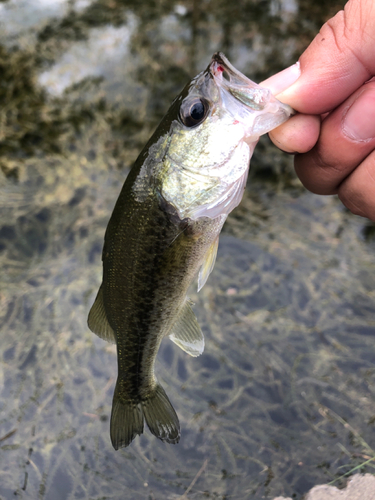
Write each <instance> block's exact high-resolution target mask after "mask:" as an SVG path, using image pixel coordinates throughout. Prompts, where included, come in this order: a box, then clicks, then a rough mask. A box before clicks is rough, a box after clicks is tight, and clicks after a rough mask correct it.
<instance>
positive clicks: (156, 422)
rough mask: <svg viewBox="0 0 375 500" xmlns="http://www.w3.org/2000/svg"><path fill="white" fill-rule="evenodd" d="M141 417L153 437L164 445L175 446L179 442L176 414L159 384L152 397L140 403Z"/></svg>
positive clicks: (178, 425) (178, 426) (178, 424)
mask: <svg viewBox="0 0 375 500" xmlns="http://www.w3.org/2000/svg"><path fill="white" fill-rule="evenodd" d="M142 410H143V415H144V417H145V419H146V422H147V425H148V427H149V429H150V431H151V432H152V434H153V435H154V436H156V437H157V438H159V439H161V440H162V441H165V442H166V443H171V444H176V443H178V442H179V440H180V423H179V421H178V416H177V413H176V412H175V410H174V408H173V406H172V404H171V402H170V401H169V399H168V396H167V395H166V393H165V391H164V389H163V388H162V386H161V385H160V384H157V385H156V388H155V391H154V392H153V394H152V396H151V397H149V398H148V399H147V400H146V401H142Z"/></svg>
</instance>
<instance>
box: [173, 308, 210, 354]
mask: <svg viewBox="0 0 375 500" xmlns="http://www.w3.org/2000/svg"><path fill="white" fill-rule="evenodd" d="M169 338H170V339H171V340H172V342H174V343H175V344H177V345H178V347H180V348H181V349H182V350H183V351H185V352H187V353H188V354H190V356H194V357H196V356H199V355H200V354H202V352H203V349H204V337H203V333H202V331H201V329H200V326H199V325H198V321H197V318H196V317H195V314H194V313H193V310H192V308H191V306H190V304H189V302H188V301H186V302H185V304H184V305H183V307H182V310H181V312H180V314H179V316H178V318H177V321H176V323H175V324H174V325H173V327H172V333H171V334H170V335H169Z"/></svg>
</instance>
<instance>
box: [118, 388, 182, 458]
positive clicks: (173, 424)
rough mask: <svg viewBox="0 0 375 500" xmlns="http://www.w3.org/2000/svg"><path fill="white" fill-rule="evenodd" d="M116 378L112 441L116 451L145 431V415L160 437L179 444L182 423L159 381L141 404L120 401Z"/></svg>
mask: <svg viewBox="0 0 375 500" xmlns="http://www.w3.org/2000/svg"><path fill="white" fill-rule="evenodd" d="M118 385H119V382H118V380H117V383H116V388H115V393H114V396H113V404H112V415H111V441H112V446H113V447H114V449H115V450H118V449H119V448H124V447H125V446H128V445H129V444H130V443H131V442H132V441H133V439H134V438H135V437H136V436H137V435H140V434H142V433H143V418H145V419H146V422H147V425H148V427H149V429H150V431H151V432H152V434H154V436H156V437H157V438H159V439H161V440H162V441H165V442H167V443H172V444H175V443H178V442H179V440H180V424H179V421H178V417H177V414H176V412H175V410H174V408H173V406H172V405H171V403H170V401H169V399H168V396H167V395H166V393H165V391H164V389H163V388H162V386H161V385H160V384H157V385H156V388H155V389H154V391H153V392H152V393H151V395H150V396H149V397H148V398H147V400H144V401H141V402H140V403H136V402H132V401H126V402H123V401H121V398H120V396H119V391H118Z"/></svg>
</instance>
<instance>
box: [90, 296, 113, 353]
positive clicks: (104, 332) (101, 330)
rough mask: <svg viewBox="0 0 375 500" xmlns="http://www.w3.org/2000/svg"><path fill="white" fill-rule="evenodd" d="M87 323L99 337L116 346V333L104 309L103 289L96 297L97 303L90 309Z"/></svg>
mask: <svg viewBox="0 0 375 500" xmlns="http://www.w3.org/2000/svg"><path fill="white" fill-rule="evenodd" d="M87 323H88V326H89V328H90V330H91V331H92V332H94V333H96V335H97V336H98V337H100V338H101V339H103V340H106V341H107V342H112V344H116V335H115V332H114V331H113V329H112V328H111V326H110V324H109V323H108V319H107V315H106V312H105V309H104V302H103V290H102V287H100V288H99V292H98V295H97V296H96V299H95V302H94V304H93V306H92V308H91V309H90V312H89V317H88V320H87Z"/></svg>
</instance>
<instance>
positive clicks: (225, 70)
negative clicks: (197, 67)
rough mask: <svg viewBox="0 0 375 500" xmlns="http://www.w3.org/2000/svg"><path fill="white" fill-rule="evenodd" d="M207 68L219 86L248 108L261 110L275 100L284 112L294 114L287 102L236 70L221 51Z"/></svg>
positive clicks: (213, 57) (214, 56)
mask: <svg viewBox="0 0 375 500" xmlns="http://www.w3.org/2000/svg"><path fill="white" fill-rule="evenodd" d="M207 69H208V71H209V72H210V74H211V76H212V78H213V79H214V80H215V82H216V84H217V86H218V87H219V88H221V89H224V90H226V91H227V92H229V93H230V94H231V95H232V96H233V97H234V98H235V99H237V101H240V102H241V103H242V104H244V105H245V106H247V107H248V108H250V109H252V110H254V111H262V110H264V109H265V108H266V107H267V106H268V105H269V104H270V102H277V103H278V104H279V105H280V107H281V108H283V111H284V112H285V113H286V114H288V115H291V114H294V110H293V109H292V108H291V107H290V106H288V104H284V103H281V102H279V101H277V99H276V98H275V97H274V96H273V95H272V93H271V91H270V90H269V89H267V88H265V87H261V86H260V85H258V84H257V83H254V82H253V81H251V80H250V79H249V78H247V77H246V76H245V75H244V74H242V73H241V72H240V71H238V69H236V68H235V67H234V66H233V65H232V64H231V63H230V62H229V61H228V59H227V58H226V57H225V55H224V54H223V53H222V52H216V53H215V54H214V55H213V56H212V59H211V62H210V64H209V66H208V68H207Z"/></svg>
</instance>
